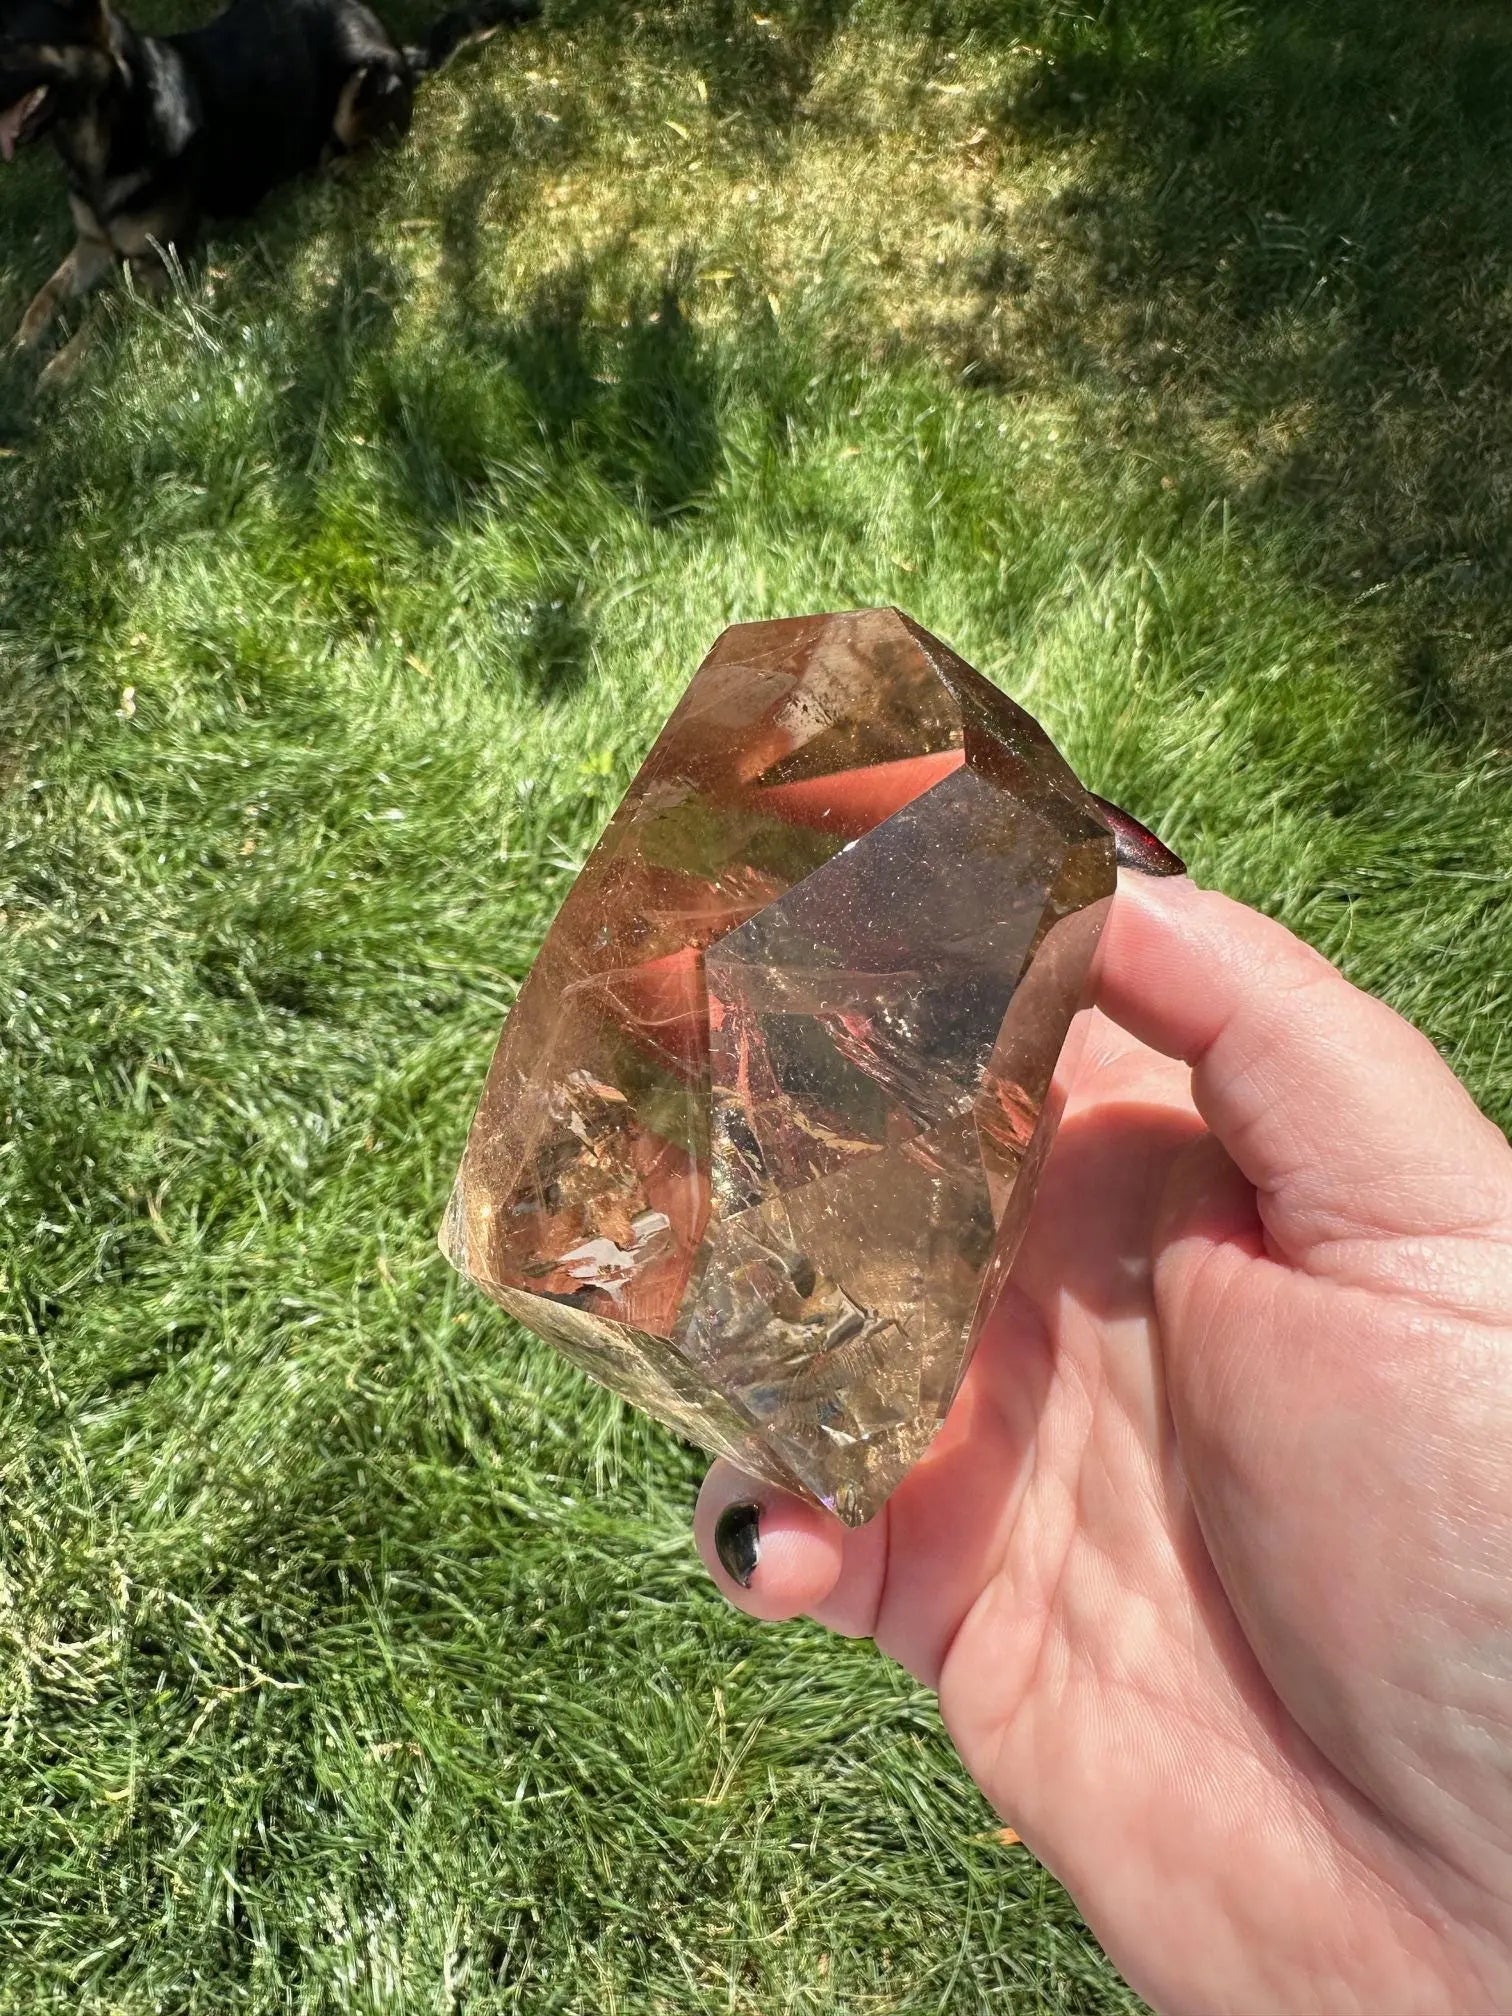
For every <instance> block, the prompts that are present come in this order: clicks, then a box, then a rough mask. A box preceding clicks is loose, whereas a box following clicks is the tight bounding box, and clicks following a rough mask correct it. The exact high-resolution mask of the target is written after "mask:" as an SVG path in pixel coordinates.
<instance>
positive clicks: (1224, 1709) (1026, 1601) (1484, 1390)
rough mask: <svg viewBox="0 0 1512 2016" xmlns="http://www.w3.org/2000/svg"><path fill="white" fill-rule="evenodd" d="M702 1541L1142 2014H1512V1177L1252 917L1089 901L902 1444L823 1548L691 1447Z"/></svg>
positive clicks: (1182, 895) (1453, 1098)
mask: <svg viewBox="0 0 1512 2016" xmlns="http://www.w3.org/2000/svg"><path fill="white" fill-rule="evenodd" d="M742 1504H752V1505H754V1506H755V1507H756V1508H758V1510H759V1522H757V1523H755V1524H754V1526H753V1522H752V1520H751V1518H750V1517H749V1516H748V1515H741V1514H739V1513H732V1508H734V1507H738V1506H740V1505H742ZM722 1514H725V1515H730V1516H727V1517H726V1518H725V1520H724V1525H723V1529H722V1538H723V1539H724V1542H725V1547H724V1551H725V1554H726V1555H727V1556H728V1557H729V1558H730V1559H731V1560H733V1561H736V1563H737V1565H739V1561H740V1553H739V1549H740V1548H741V1546H742V1545H743V1547H744V1557H745V1561H746V1562H747V1563H748V1562H749V1560H750V1557H751V1554H752V1552H753V1551H754V1552H755V1554H756V1565H755V1568H754V1572H753V1573H752V1574H751V1576H750V1579H749V1586H748V1587H742V1586H740V1584H739V1583H737V1582H736V1581H735V1580H734V1579H733V1577H732V1576H731V1575H730V1574H729V1573H728V1572H727V1571H726V1569H725V1567H724V1566H723V1565H722V1564H721V1562H720V1559H719V1557H718V1554H717V1553H716V1546H715V1529H716V1525H717V1524H718V1523H719V1521H720V1518H721V1515H722ZM696 1531H697V1538H698V1544H699V1548H700V1551H701V1552H702V1554H703V1556H704V1559H705V1561H706V1562H707V1563H708V1564H709V1567H710V1572H711V1573H712V1574H713V1575H714V1577H715V1579H716V1581H717V1582H718V1584H719V1586H720V1588H721V1589H722V1590H723V1591H724V1593H725V1594H726V1595H727V1596H728V1597H729V1599H730V1601H731V1602H733V1603H735V1604H737V1605H738V1606H739V1607H740V1608H741V1609H742V1610H745V1611H746V1612H748V1613H749V1614H750V1615H752V1616H755V1617H761V1618H780V1617H790V1616H796V1615H798V1614H800V1613H804V1612H807V1613H808V1614H809V1615H811V1616H813V1617H815V1618H817V1619H818V1620H819V1621H820V1622H821V1623H823V1624H826V1625H828V1626H830V1627H831V1628H832V1629H834V1630H837V1631H840V1632H844V1633H847V1634H852V1635H869V1636H871V1637H874V1638H875V1639H876V1641H877V1643H878V1645H879V1646H880V1647H881V1648H882V1650H883V1651H885V1652H887V1653H889V1654H890V1655H891V1656H892V1657H893V1658H895V1659H898V1660H900V1661H901V1662H902V1664H903V1665H905V1666H906V1667H907V1668H908V1669H909V1671H910V1672H912V1673H913V1674H914V1675H916V1676H917V1677H918V1678H919V1679H920V1680H922V1681H924V1682H925V1683H926V1684H927V1685H929V1686H931V1687H933V1688H935V1689H936V1690H937V1692H938V1695H939V1701H940V1711H941V1714H942V1716H943V1718H944V1722H945V1726H946V1728H947V1730H948V1731H949V1733H950V1735H951V1737H952V1739H953V1740H954V1742H955V1744H956V1746H957V1748H958V1749H959V1751H960V1753H961V1756H962V1758H963V1759H964V1761H965V1763H966V1765H967V1767H968V1769H969V1770H970V1771H971V1773H972V1775H973V1777H974V1778H975V1779H976V1780H977V1782H978V1784H979V1785H980V1786H981V1787H982V1789H983V1791H984V1792H985V1793H986V1794H987V1796H988V1798H989V1799H991V1800H992V1802H993V1804H994V1805H995V1806H996V1807H997V1809H998V1810H999V1812H1000V1813H1002V1814H1003V1816H1004V1817H1005V1818H1006V1819H1009V1820H1011V1821H1012V1823H1013V1825H1014V1826H1015V1827H1016V1828H1017V1829H1018V1830H1019V1832H1020V1833H1021V1834H1022V1836H1023V1838H1024V1840H1025V1841H1026V1842H1027V1843H1028V1844H1029V1846H1030V1847H1031V1848H1033V1849H1034V1850H1035V1852H1036V1853H1037V1854H1039V1855H1040V1856H1041V1857H1042V1858H1043V1859H1044V1861H1045V1862H1046V1863H1047V1864H1048V1865H1049V1866H1050V1867H1051V1868H1052V1869H1054V1870H1055V1871H1056V1873H1057V1874H1058V1875H1059V1876H1060V1877H1061V1878H1062V1879H1063V1880H1064V1882H1065V1883H1066V1884H1067V1886H1068V1887H1069V1888H1070V1890H1071V1892H1072V1894H1073V1895H1074V1896H1075V1897H1076V1899H1077V1901H1078V1903H1079V1904H1080V1906H1081V1907H1082V1909H1083V1911H1084V1913H1085V1915H1086V1917H1087V1919H1088V1922H1089V1923H1090V1924H1091V1926H1092V1927H1093V1929H1094V1931H1096V1932H1097V1934H1098V1935H1099V1937H1100V1938H1101V1939H1102V1941H1103V1943H1104V1945H1105V1946H1106V1948H1107V1950H1108V1953H1109V1955H1110V1956H1111V1958H1112V1959H1113V1961H1114V1962H1115V1964H1116V1965H1118V1966H1119V1967H1120V1968H1121V1969H1122V1970H1123V1971H1124V1973H1125V1974H1126V1975H1127V1976H1128V1978H1129V1980H1130V1981H1131V1982H1132V1983H1133V1985H1134V1986H1135V1987H1136V1988H1137V1989H1138V1990H1139V1991H1140V1992H1141V1993H1142V1994H1143V1995H1144V1996H1146V1997H1147V1998H1148V1999H1149V2000H1150V2001H1151V2002H1152V2003H1153V2004H1154V2005H1155V2007H1156V2008H1157V2009H1159V2010H1161V2011H1163V2012H1166V2016H1187V2012H1190V2016H1252V2012H1254V2016H1258V2012H1281V2011H1284V2012H1286V2016H1313V2012H1318V2016H1323V2012H1328V2016H1333V2012H1345V2011H1349V2012H1356V2011H1362V2010H1366V2009H1368V2010H1370V2011H1372V2012H1374V2016H1441V2012H1442V2016H1450V2012H1453V2016H1477V2012H1482V2011H1485V2012H1490V2011H1493V2010H1496V2011H1504V2010H1506V2009H1508V2008H1512V1151H1509V1149H1508V1146H1507V1143H1506V1141H1505V1140H1504V1139H1503V1137H1502V1136H1501V1134H1500V1133H1499V1132H1498V1131H1497V1130H1496V1129H1495V1128H1494V1127H1493V1126H1492V1125H1491V1124H1490V1122H1489V1121H1487V1120H1486V1119H1485V1118H1484V1117H1483V1116H1482V1115H1481V1114H1480V1113H1479V1112H1477V1110H1476V1108H1475V1107H1474V1105H1473V1104H1472V1102H1471V1101H1470V1099H1469V1097H1468V1096H1467V1094H1466V1093H1465V1092H1464V1090H1463V1088H1462V1087H1461V1086H1460V1085H1459V1083H1458V1081H1457V1080H1456V1079H1455V1078H1454V1077H1453V1075H1452V1074H1451V1072H1450V1071H1449V1070H1448V1068H1447V1067H1446V1066H1445V1064H1444V1063H1443V1062H1442V1060H1441V1059H1440V1058H1439V1056H1438V1055H1437V1053H1436V1052H1435V1051H1434V1050H1433V1048H1432V1046H1431V1045H1430V1044H1429V1043H1428V1042H1427V1040H1426V1039H1425V1038H1424V1037H1422V1036H1420V1035H1419V1034H1418V1033H1417V1032H1416V1031H1415V1030H1413V1029H1412V1028H1411V1027H1410V1026H1409V1025H1408V1024H1407V1023H1406V1022H1404V1021H1403V1020H1402V1019H1401V1018H1400V1017H1399V1016H1397V1015H1396V1014H1395V1013H1394V1012H1393V1011H1392V1010H1391V1009H1389V1008H1387V1007H1386V1006H1385V1005H1384V1004H1383V1003H1381V1002H1379V1001H1377V1000H1375V999H1373V998H1372V997H1371V996H1369V995H1366V994H1362V993H1360V992H1359V991H1358V990H1357V989H1355V988H1353V987H1351V986H1350V985H1349V984H1348V983H1347V982H1346V981H1345V980H1344V979H1343V978H1342V977H1341V976H1340V975H1339V974H1338V973H1337V972H1336V971H1335V969H1334V968H1333V967H1331V966H1330V965H1329V964H1328V963H1327V962H1326V961H1325V960H1323V959H1322V958H1320V957H1319V956H1318V955H1317V954H1316V953H1314V952H1312V951H1310V950H1309V949H1308V948H1307V947H1305V946H1304V945H1302V944H1301V943H1300V941H1298V940H1297V939H1295V938H1293V937H1292V936H1291V934H1290V933H1289V932H1287V931H1285V930H1284V929H1283V928H1282V927H1281V926H1280V925H1278V924H1274V923H1271V922H1270V921H1268V920H1267V919H1265V918H1263V917H1260V916H1258V915H1256V914H1255V913H1254V912H1252V911H1249V910H1247V909H1245V908H1243V907H1242V906H1241V905H1239V904H1236V903H1232V902H1230V901H1228V900H1227V899H1226V898H1224V897H1222V896H1218V895H1213V894H1209V893H1205V892H1202V891H1199V890H1198V889H1197V888H1196V887H1195V886H1194V885H1193V884H1192V883H1191V882H1189V881H1188V880H1186V879H1185V878H1177V879H1172V880H1165V881H1155V880H1152V879H1149V878H1146V877H1143V876H1138V875H1127V874H1126V875H1124V876H1123V877H1122V878H1121V882H1120V890H1119V894H1118V897H1117V898H1116V900H1115V903H1114V907H1113V914H1112V917H1111V920H1110V922H1109V925H1108V929H1107V933H1106V935H1105V939H1104V962H1103V980H1102V987H1101V994H1100V1005H1099V1012H1098V1013H1097V1014H1095V1015H1094V1016H1093V1018H1092V1024H1091V1028H1090V1030H1089V1040H1088V1045H1087V1050H1086V1053H1085V1055H1084V1057H1083V1061H1082V1063H1081V1066H1080V1069H1079V1070H1078V1072H1077V1075H1076V1077H1075V1080H1074V1083H1073V1085H1072V1088H1071V1092H1070V1097H1069V1101H1068V1104H1067V1109H1066V1113H1065V1118H1064V1120H1063V1122H1062V1126H1061V1131H1060V1135H1059V1138H1058V1140H1057V1143H1056V1146H1055V1149H1054V1151H1053V1153H1052V1155H1051V1157H1050V1159H1049V1162H1048V1164H1047V1167H1046V1170H1045V1175H1044V1179H1043V1182H1042V1185H1041V1190H1040V1195H1039V1199H1038V1201H1037V1203H1036V1206H1035V1211H1034V1216H1033V1219H1032V1221H1031V1224H1030V1228H1029V1232H1028V1236H1027V1238H1026V1240H1025V1242H1024V1246H1023V1249H1022V1251H1021V1253H1020V1256H1019V1258H1018V1261H1017V1262H1016V1264H1015V1267H1014V1271H1013V1276H1012V1280H1011V1282H1010V1285H1009V1287H1008V1289H1007V1291H1006V1293H1005V1295H1004V1297H1003V1299H1002V1302H1001V1303H1000V1305H999V1308H998V1310H997V1313H996V1315H995V1317H994V1319H993V1321H992V1323H991V1324H990V1325H989V1327H988V1330H987V1332H986V1334H985V1336H984V1337H983V1340H982V1343H981V1345H980V1347H979V1349H978V1351H977V1354H976V1357H975V1359H974V1361H973V1363H972V1366H971V1369H970V1372H969V1374H968V1376H967V1379H966V1382H965V1384H964V1386H963V1388H962V1391H961V1394H960V1396H959V1398H958V1400H957V1402H956V1405H955V1407H954V1408H953V1409H952V1412H951V1415H950V1418H949V1420H948V1422H947V1423H946V1426H945V1428H944V1430H943V1431H942V1432H941V1434H940V1436H939V1438H938V1439H937V1441H936V1442H935V1444H934V1446H933V1448H932V1449H931V1450H930V1452H929V1454H928V1456H927V1457H926V1458H925V1459H924V1461H923V1462H921V1463H920V1464H919V1465H918V1466H917V1467H916V1469H915V1470H914V1471H913V1472H912V1473H911V1474H910V1475H909V1477H908V1478H907V1479H906V1480H905V1482H904V1483H903V1484H902V1486H901V1487H900V1488H899V1490H898V1491H897V1492H896V1493H895V1494H894V1496H893V1498H892V1499H891V1500H890V1502H889V1503H888V1505H887V1507H886V1508H885V1510H884V1511H883V1513H882V1514H881V1516H879V1517H878V1518H877V1519H875V1520H873V1521H872V1522H871V1523H870V1525H868V1526H865V1527H861V1528H859V1529H857V1530H854V1531H847V1530H846V1529H845V1528H844V1527H842V1526H841V1525H840V1524H839V1522H838V1521H836V1520H834V1519H832V1518H830V1517H829V1516H828V1515H827V1514H825V1513H823V1512H820V1511H817V1510H815V1509H814V1508H812V1507H810V1506H807V1505H804V1504H800V1503H797V1502H796V1501H794V1500H791V1499H787V1498H784V1497H783V1496H782V1495H781V1494H780V1493H777V1492H774V1491H773V1490H772V1489H771V1487H770V1486H767V1485H765V1484H754V1483H752V1481H751V1480H750V1479H748V1478H745V1477H743V1476H742V1475H741V1473H740V1472H738V1471H736V1470H734V1469H732V1468H731V1467H730V1466H729V1465H728V1464H725V1463H719V1464H716V1465H715V1466H714V1468H713V1470H712V1471H711V1472H710V1475H709V1478H708V1480H707V1482H706V1484H705V1486H704V1490H703V1493H702V1495H701V1497H700V1500H699V1508H698V1514H697V1521H696ZM732 1541H733V1543H734V1547H733V1549H732V1544H731V1543H732Z"/></svg>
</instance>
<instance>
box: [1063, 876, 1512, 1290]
mask: <svg viewBox="0 0 1512 2016" xmlns="http://www.w3.org/2000/svg"><path fill="white" fill-rule="evenodd" d="M1102 957H1103V963H1102V974H1101V982H1100V988H1099V1005H1100V1006H1101V1007H1102V1008H1103V1009H1104V1010H1105V1011H1106V1012H1107V1013H1108V1014H1110V1015H1112V1016H1113V1017H1114V1018H1115V1019H1116V1020H1117V1021H1119V1022H1121V1023H1122V1024H1123V1025H1124V1027H1125V1028H1127V1029H1128V1030H1130V1031H1131V1032H1132V1033H1133V1034H1134V1035H1135V1036H1137V1037H1139V1038H1140V1040H1141V1041H1143V1042H1145V1043H1148V1044H1149V1045H1150V1046H1151V1047H1152V1048H1154V1049H1157V1050H1161V1051H1164V1052H1165V1053H1166V1054H1167V1055H1168V1056H1172V1057H1181V1058H1183V1059H1185V1061H1186V1062H1187V1063H1188V1064H1189V1065H1190V1066H1191V1069H1192V1092H1193V1097H1194V1099H1195V1101H1196V1103H1197V1106H1198V1109H1199V1110H1200V1112H1201V1114H1202V1116H1203V1118H1204V1120H1206V1122H1207V1124H1208V1125H1209V1127H1211V1129H1212V1130H1213V1133H1214V1134H1215V1135H1216V1136H1217V1137H1218V1139H1219V1141H1220V1142H1222V1144H1223V1146H1224V1148H1225V1149H1226V1150H1227V1151H1228V1153H1229V1155H1231V1156H1232V1158H1233V1160H1234V1162H1235V1163H1236V1164H1237V1166H1238V1167H1239V1169H1241V1170H1242V1171H1243V1173H1244V1175H1245V1176H1246V1177H1247V1178H1248V1180H1249V1182H1250V1183H1251V1184H1253V1185H1254V1187H1255V1189H1256V1191H1257V1192H1258V1193H1259V1197H1260V1204H1261V1212H1262V1215H1263V1218H1264V1223H1265V1229H1266V1232H1267V1233H1268V1235H1269V1237H1270V1240H1271V1242H1272V1244H1273V1246H1274V1247H1275V1248H1276V1249H1277V1250H1278V1251H1279V1252H1280V1253H1282V1254H1284V1255H1285V1256H1286V1257H1288V1258H1290V1259H1292V1260H1294V1261H1296V1262H1298V1263H1300V1264H1304V1265H1311V1266H1313V1267H1315V1268H1316V1269H1318V1271H1321V1272H1328V1273H1332V1274H1335V1275H1336V1276H1338V1277H1340V1278H1347V1279H1351V1280H1353V1281H1356V1282H1358V1283H1359V1284H1360V1285H1377V1284H1378V1282H1379V1280H1380V1278H1381V1270H1382V1269H1383V1268H1384V1269H1388V1270H1389V1269H1390V1268H1391V1267H1392V1266H1393V1265H1395V1264H1397V1263H1398V1261H1399V1259H1400V1241H1401V1240H1402V1238H1403V1237H1410V1236H1414V1235H1416V1236H1418V1237H1422V1236H1435V1235H1438V1236H1445V1235H1453V1234H1455V1233H1458V1232H1463V1231H1468V1230H1471V1229H1479V1228H1482V1227H1484V1226H1485V1225H1487V1224H1488V1223H1490V1222H1492V1221H1493V1220H1497V1221H1512V1162H1509V1161H1508V1160H1507V1158H1506V1156H1505V1150H1504V1147H1503V1148H1502V1149H1501V1152H1500V1153H1495V1152H1493V1150H1494V1149H1495V1148H1496V1147H1497V1142H1496V1141H1495V1140H1493V1136H1494V1134H1495V1130H1494V1129H1492V1128H1491V1126H1490V1123H1489V1122H1488V1121H1487V1120H1485V1119H1484V1118H1483V1116H1482V1115H1481V1114H1480V1113H1479V1112H1478V1111H1477V1110H1476V1108H1475V1106H1474V1104H1473V1102H1472V1101H1471V1099H1470V1097H1469V1095H1468V1094H1467V1093H1466V1092H1465V1090H1464V1088H1463V1087H1462V1086H1461V1085H1460V1084H1459V1082H1458V1081H1457V1080H1456V1079H1455V1077H1454V1076H1453V1074H1452V1073H1451V1072H1450V1070H1449V1068H1448V1066H1447V1065H1446V1064H1444V1063H1443V1061H1442V1059H1441V1058H1440V1057H1439V1056H1438V1054H1437V1052H1436V1051H1435V1050H1434V1049H1433V1047H1432V1045H1431V1044H1430V1043H1429V1042H1428V1040H1427V1039H1426V1038H1425V1037H1424V1036H1422V1035H1421V1034H1419V1032H1418V1031H1417V1030H1416V1029H1414V1028H1413V1027H1412V1026H1411V1024H1410V1023H1408V1022H1406V1021H1404V1020H1403V1018H1402V1017H1401V1016H1400V1015H1398V1014H1396V1013H1395V1011H1394V1010H1393V1009H1391V1008H1389V1007H1387V1006H1386V1004H1385V1003H1384V1002H1382V1001H1378V1000H1376V999H1375V998H1374V997H1373V996H1371V995H1368V994H1364V993H1361V992H1360V990H1359V989H1358V988H1356V987H1353V986H1351V985H1350V983H1349V982H1348V981H1347V980H1345V978H1344V977H1343V975H1342V974H1341V973H1339V972H1338V970H1337V969H1336V968H1335V967H1334V966H1332V965H1330V963H1329V962H1328V961H1327V960H1326V959H1324V958H1323V957H1322V956H1321V954H1319V953H1317V952H1315V951H1314V950H1313V949H1312V948H1311V947H1310V946H1308V945H1305V944H1304V943H1303V942H1302V941H1301V939H1299V938H1296V937H1294V936H1293V935H1292V933H1291V932H1289V931H1288V930H1286V929H1285V927H1284V926H1283V925H1280V924H1277V923H1275V922H1274V921H1273V920H1272V919H1270V918H1267V917H1262V916H1261V915H1259V914H1258V913H1257V912H1256V911H1253V910H1249V909H1247V908H1246V907H1245V906H1244V905H1243V904H1240V903H1235V902H1232V901H1230V900H1229V899H1228V898H1227V897H1225V896H1220V895H1218V894H1216V893H1214V892H1211V891H1207V890H1201V889H1198V888H1197V887H1196V885H1195V884H1194V883H1192V882H1191V881H1189V880H1188V879H1186V878H1185V877H1179V876H1178V877H1172V878H1169V879H1158V880H1157V879H1153V878H1151V877H1149V876H1145V875H1132V876H1123V877H1121V878H1120V882H1119V891H1118V896H1117V899H1116V901H1115V903H1114V905H1113V914H1112V917H1111V919H1110V921H1109V924H1108V928H1107V930H1106V932H1105V934H1104V938H1103V948H1102Z"/></svg>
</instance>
